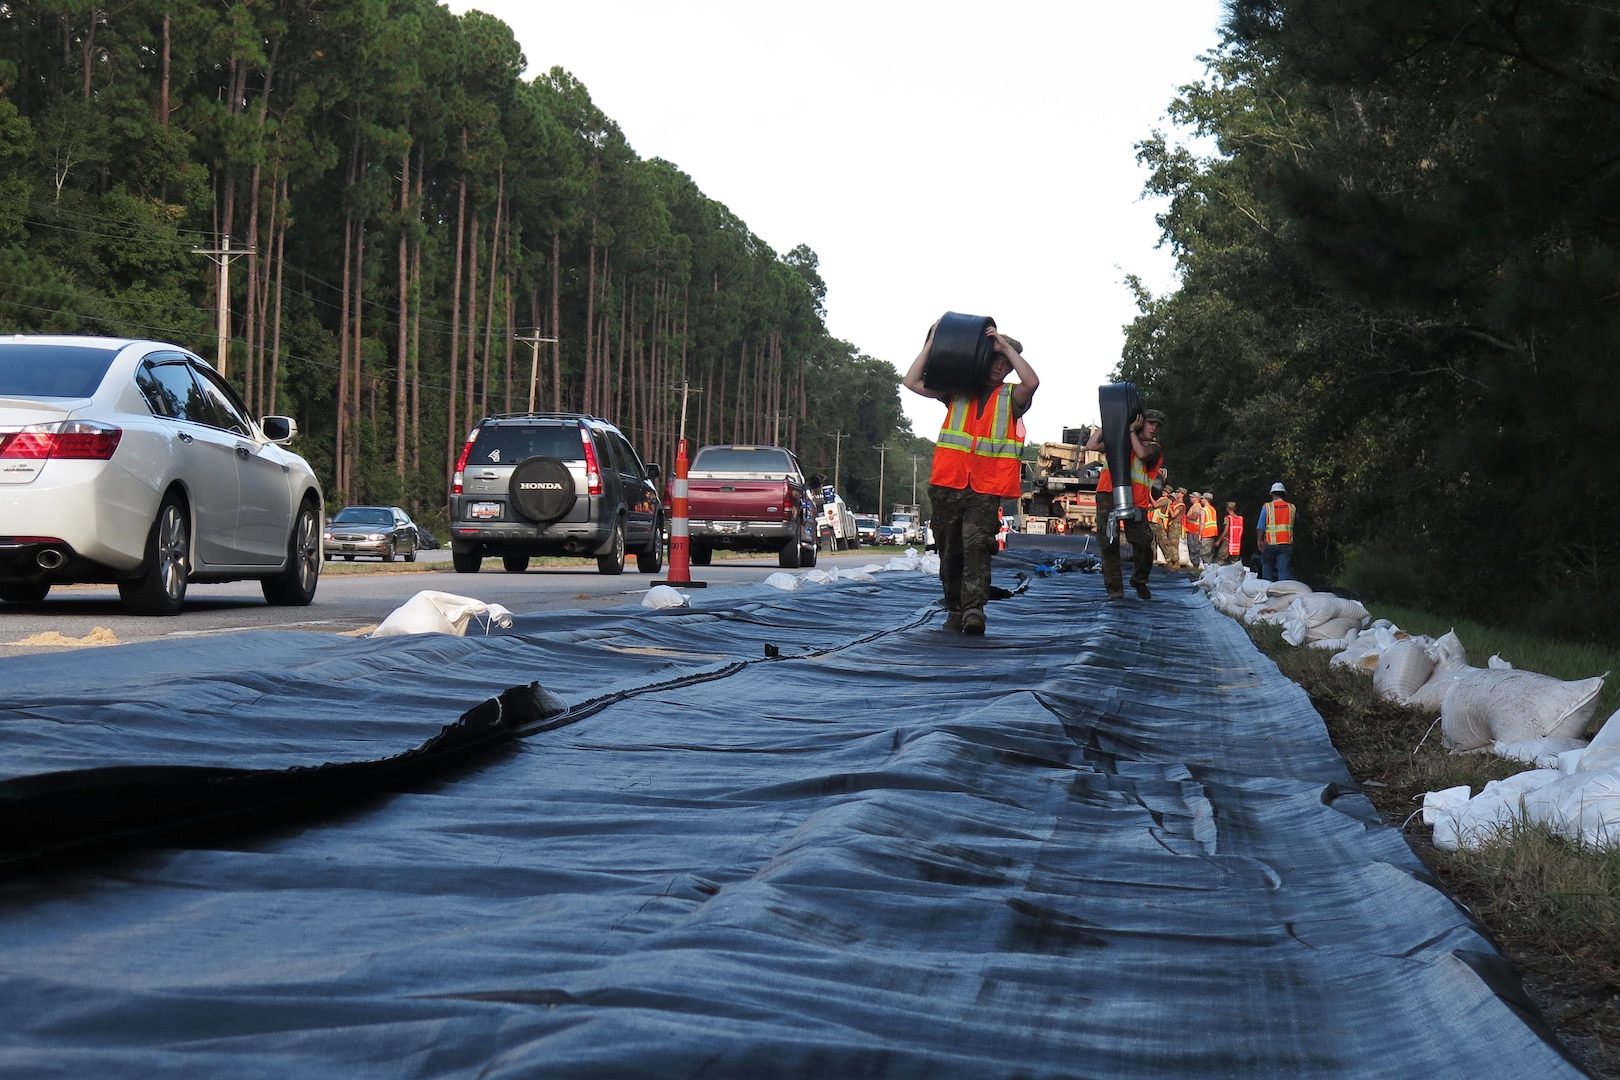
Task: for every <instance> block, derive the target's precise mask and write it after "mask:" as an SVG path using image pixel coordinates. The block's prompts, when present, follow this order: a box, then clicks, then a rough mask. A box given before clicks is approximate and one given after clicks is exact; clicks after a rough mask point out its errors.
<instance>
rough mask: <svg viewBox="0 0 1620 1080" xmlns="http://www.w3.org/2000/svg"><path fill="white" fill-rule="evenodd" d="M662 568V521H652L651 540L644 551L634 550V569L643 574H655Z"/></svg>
mask: <svg viewBox="0 0 1620 1080" xmlns="http://www.w3.org/2000/svg"><path fill="white" fill-rule="evenodd" d="M663 568H664V523H663V522H661V521H655V522H653V531H652V542H651V543H649V544H648V545H647V550H646V551H638V552H636V569H637V570H640V571H641V572H642V573H643V574H656V573H658V571H660V570H662V569H663Z"/></svg>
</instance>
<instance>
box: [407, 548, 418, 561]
mask: <svg viewBox="0 0 1620 1080" xmlns="http://www.w3.org/2000/svg"><path fill="white" fill-rule="evenodd" d="M405 561H406V562H415V561H416V549H415V548H411V550H409V551H407V552H406V553H405Z"/></svg>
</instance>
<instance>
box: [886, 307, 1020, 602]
mask: <svg viewBox="0 0 1620 1080" xmlns="http://www.w3.org/2000/svg"><path fill="white" fill-rule="evenodd" d="M946 318H947V319H950V318H953V315H947V316H946ZM965 318H971V317H968V316H954V319H956V320H961V319H965ZM943 321H945V320H943V319H942V320H940V321H938V322H935V323H934V325H933V326H931V327H929V329H928V337H927V339H926V340H925V341H924V342H923V347H922V352H920V353H918V354H917V359H916V360H914V361H913V362H912V364H911V369H910V370H909V371H907V372H906V376H905V378H904V379H903V380H901V381H902V382H903V383H904V385H905V386H906V388H907V389H909V390H911V391H913V392H914V393H918V394H921V395H922V396H923V397H929V398H934V399H936V400H939V401H943V402H944V403H945V406H946V411H945V422H944V424H943V425H942V426H941V427H940V430H939V441H938V443H937V444H936V445H935V447H934V468H933V473H932V474H931V475H930V476H929V486H928V494H929V498H930V499H932V501H933V504H934V538H935V543H936V544H937V545H938V550H939V580H940V584H941V585H942V586H943V587H944V591H945V608H946V611H947V615H946V617H945V630H946V631H949V632H955V631H961V632H962V633H966V634H982V633H984V605H985V601H986V600H988V599H989V592H990V560H991V558H992V557H994V555H995V553H996V546H997V532H998V528H997V514H998V513H999V511H1000V510H1001V500H1002V499H1016V498H1018V495H1019V492H1020V491H1021V478H1020V472H1019V470H1020V455H1021V453H1022V450H1023V445H1024V421H1023V419H1022V417H1023V415H1024V413H1025V412H1027V411H1028V409H1029V403H1030V400H1031V399H1032V398H1033V397H1034V396H1035V388H1036V387H1037V386H1039V385H1040V382H1041V380H1040V379H1039V378H1038V377H1037V376H1036V374H1035V370H1034V369H1033V368H1031V367H1030V366H1029V363H1028V361H1026V360H1025V359H1024V357H1023V355H1022V352H1023V346H1022V345H1020V344H1019V343H1018V341H1017V340H1015V339H1014V338H1010V337H1007V336H1006V335H1004V334H1001V333H999V332H997V330H996V327H995V324H994V323H992V322H989V320H988V319H984V320H977V322H979V323H980V324H988V325H984V329H983V334H984V337H985V338H986V339H988V340H989V341H990V342H991V343H992V348H993V350H994V352H993V355H992V356H990V357H988V358H987V359H988V360H989V363H988V364H987V365H986V367H985V370H984V372H983V374H982V375H981V376H980V377H979V382H978V385H977V386H975V387H972V388H970V389H968V388H954V389H953V388H951V387H949V386H946V385H941V384H940V382H939V379H938V378H937V377H935V378H929V377H928V375H927V374H926V373H925V369H926V368H927V366H928V361H929V354H930V352H932V351H933V349H934V338H935V334H936V332H937V331H938V330H939V327H940V322H943ZM954 328H955V327H953V329H954ZM974 332H975V335H976V334H977V333H978V331H977V328H976V327H975V330H974ZM1014 372H1016V373H1017V375H1018V379H1019V381H1018V382H1016V383H1008V382H1004V380H1005V379H1006V378H1007V376H1008V375H1011V374H1013V373H1014ZM930 383H934V384H935V385H929V384H930Z"/></svg>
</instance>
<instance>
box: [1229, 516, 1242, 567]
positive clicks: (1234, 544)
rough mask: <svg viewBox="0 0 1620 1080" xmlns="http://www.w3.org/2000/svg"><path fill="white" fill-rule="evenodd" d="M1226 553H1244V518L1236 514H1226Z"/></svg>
mask: <svg viewBox="0 0 1620 1080" xmlns="http://www.w3.org/2000/svg"><path fill="white" fill-rule="evenodd" d="M1226 553H1227V554H1228V555H1231V556H1233V557H1236V556H1238V555H1241V554H1243V519H1242V518H1240V517H1238V516H1237V515H1236V514H1227V515H1226Z"/></svg>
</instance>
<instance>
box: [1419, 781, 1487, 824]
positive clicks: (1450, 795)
mask: <svg viewBox="0 0 1620 1080" xmlns="http://www.w3.org/2000/svg"><path fill="white" fill-rule="evenodd" d="M1473 795H1474V792H1473V789H1472V788H1470V787H1469V786H1468V785H1467V784H1459V785H1458V786H1457V787H1449V788H1446V789H1445V790H1444V791H1428V792H1424V794H1423V824H1425V825H1433V824H1434V823H1435V820H1436V819H1437V818H1438V817H1439V816H1440V815H1441V814H1443V813H1452V814H1454V813H1456V812H1457V811H1459V810H1461V809H1462V808H1463V807H1465V806H1467V805H1468V800H1469V799H1471V798H1473Z"/></svg>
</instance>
